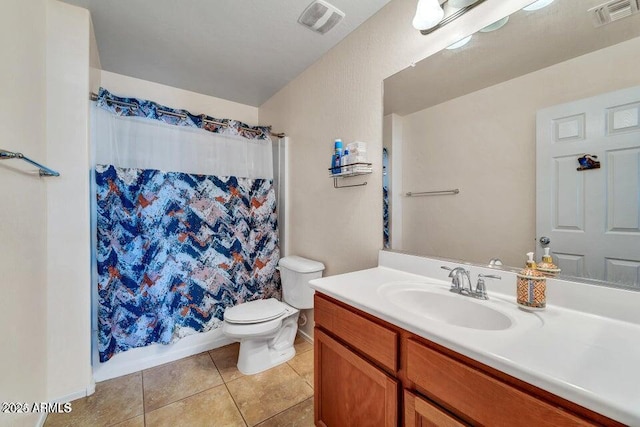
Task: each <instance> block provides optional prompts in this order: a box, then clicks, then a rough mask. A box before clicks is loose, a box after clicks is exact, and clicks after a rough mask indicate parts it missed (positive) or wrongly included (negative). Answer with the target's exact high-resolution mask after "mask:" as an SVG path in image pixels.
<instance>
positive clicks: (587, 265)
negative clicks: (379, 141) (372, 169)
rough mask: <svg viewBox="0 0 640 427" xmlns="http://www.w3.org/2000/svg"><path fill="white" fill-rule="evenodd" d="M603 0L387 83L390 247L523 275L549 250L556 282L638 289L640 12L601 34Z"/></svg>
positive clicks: (434, 59) (566, 4) (526, 16)
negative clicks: (532, 256) (495, 262)
mask: <svg viewBox="0 0 640 427" xmlns="http://www.w3.org/2000/svg"><path fill="white" fill-rule="evenodd" d="M603 2H604V0H556V1H555V2H553V3H551V5H549V6H547V7H546V8H544V9H540V10H537V11H525V10H521V11H518V12H516V13H514V14H513V15H511V16H510V17H509V19H508V22H507V24H506V25H504V26H503V27H502V28H500V29H498V30H496V31H492V32H479V33H477V34H474V35H473V37H472V39H471V41H470V42H469V43H468V44H466V45H465V46H463V47H461V48H458V49H452V50H443V51H441V52H439V53H438V54H435V55H433V56H430V57H428V58H426V59H424V60H423V61H421V62H419V63H417V64H415V66H412V67H409V68H407V69H405V70H403V71H401V72H399V73H397V74H395V75H393V76H391V77H389V78H387V79H386V80H385V81H384V114H385V117H384V136H383V138H384V139H383V145H384V149H385V151H386V153H385V156H386V157H388V167H386V168H385V176H384V178H385V183H384V185H385V187H386V188H387V190H388V191H387V190H385V191H384V195H385V196H387V200H386V201H385V203H384V206H385V207H387V206H388V208H387V209H388V210H387V211H386V212H385V215H384V216H385V218H388V227H387V226H386V224H385V228H387V229H385V234H386V235H388V238H387V237H385V239H388V245H387V241H385V247H388V248H391V249H393V250H398V251H402V252H407V253H411V254H416V255H423V256H433V257H440V258H447V259H456V260H461V261H465V262H471V263H475V264H482V265H487V264H488V263H489V261H490V260H491V259H493V258H498V259H500V260H501V261H502V263H503V264H504V266H505V267H508V266H510V267H514V268H520V267H522V266H523V265H524V262H525V259H526V255H525V254H526V253H527V252H535V253H536V260H537V261H538V262H539V261H540V258H541V256H542V254H543V249H544V247H546V246H548V247H549V249H550V252H551V255H552V256H553V261H554V263H556V264H557V265H558V266H559V267H560V268H561V270H562V272H561V273H560V277H562V276H565V277H567V276H570V277H572V278H575V277H581V278H584V279H590V280H595V281H597V283H601V284H609V285H614V286H622V287H629V288H632V289H634V288H635V289H638V290H640V60H639V59H638V58H639V57H640V55H639V54H640V13H636V14H633V15H631V16H624V12H623V11H621V10H619V9H612V10H611V11H610V12H611V16H612V17H613V18H619V19H614V22H611V23H608V24H605V25H601V26H596V25H595V24H594V23H595V19H596V17H600V18H602V17H603V16H609V15H608V14H607V13H608V12H607V11H605V12H607V13H600V14H599V15H597V16H595V15H594V14H593V13H590V12H589V9H591V8H594V7H596V6H599V5H600V4H602V3H603ZM618 3H619V2H618ZM616 13H617V14H616ZM426 37H428V36H426ZM598 132H599V133H598ZM585 154H591V155H593V156H597V158H593V157H592V158H591V159H592V160H593V161H594V162H593V163H591V164H590V165H591V166H595V165H596V163H595V162H600V163H601V168H599V169H596V168H595V167H585V168H583V169H582V170H581V171H578V170H577V169H578V168H579V167H581V164H580V163H579V161H578V159H579V158H580V157H582V156H583V155H585ZM584 161H585V162H586V161H587V159H585V160H584ZM587 166H589V165H587ZM536 181H537V183H536ZM454 190H459V191H458V192H456V191H454ZM425 192H426V194H425ZM431 192H435V193H431ZM409 193H410V194H409ZM545 227H546V228H545ZM545 237H546V238H547V239H548V240H550V244H548V245H547V244H542V243H541V242H540V240H541V239H542V241H543V242H546V240H545V239H544V238H545Z"/></svg>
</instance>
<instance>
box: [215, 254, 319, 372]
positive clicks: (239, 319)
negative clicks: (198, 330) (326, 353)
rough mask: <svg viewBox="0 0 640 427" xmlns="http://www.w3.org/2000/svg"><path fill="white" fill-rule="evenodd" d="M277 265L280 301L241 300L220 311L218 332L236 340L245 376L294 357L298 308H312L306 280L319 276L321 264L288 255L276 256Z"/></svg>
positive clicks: (311, 293) (310, 290) (239, 368)
mask: <svg viewBox="0 0 640 427" xmlns="http://www.w3.org/2000/svg"><path fill="white" fill-rule="evenodd" d="M278 268H279V270H280V278H281V281H282V299H283V301H284V302H280V301H278V300H277V299H275V298H269V299H265V300H257V301H251V302H245V303H244V304H240V305H237V306H235V307H230V308H228V309H227V310H226V311H225V312H224V323H223V325H222V332H223V333H224V334H225V335H226V336H227V337H229V338H231V339H233V340H235V341H240V355H239V356H238V370H239V371H240V372H242V373H243V374H245V375H251V374H257V373H258V372H262V371H265V370H267V369H269V368H272V367H274V366H276V365H279V364H281V363H284V362H286V361H287V360H289V359H291V358H292V357H293V356H295V354H296V351H295V349H294V347H293V341H294V340H295V338H296V332H297V331H298V315H299V313H300V312H299V309H307V308H313V292H314V291H313V289H311V288H310V287H309V280H312V279H317V278H319V277H322V271H323V270H324V264H322V263H321V262H318V261H312V260H310V259H306V258H302V257H299V256H289V257H284V258H281V259H280V261H279V262H278ZM285 302H286V304H285Z"/></svg>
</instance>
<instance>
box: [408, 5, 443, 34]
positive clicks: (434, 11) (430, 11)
mask: <svg viewBox="0 0 640 427" xmlns="http://www.w3.org/2000/svg"><path fill="white" fill-rule="evenodd" d="M442 18H444V10H443V9H442V7H440V3H438V0H418V7H417V9H416V16H414V17H413V28H415V29H416V30H428V29H429V28H432V27H435V26H436V25H437V24H438V23H439V22H440V21H442Z"/></svg>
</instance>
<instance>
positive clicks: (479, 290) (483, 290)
mask: <svg viewBox="0 0 640 427" xmlns="http://www.w3.org/2000/svg"><path fill="white" fill-rule="evenodd" d="M485 277H486V278H488V279H498V280H500V279H502V277H500V276H497V275H495V274H478V284H477V285H476V291H475V292H474V293H473V297H474V298H478V299H489V295H487V285H485V284H484V279H485Z"/></svg>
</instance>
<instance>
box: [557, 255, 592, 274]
mask: <svg viewBox="0 0 640 427" xmlns="http://www.w3.org/2000/svg"><path fill="white" fill-rule="evenodd" d="M553 256H554V257H555V258H556V260H557V265H558V267H559V268H560V269H561V270H562V274H567V275H569V276H576V277H585V276H586V274H585V271H584V255H576V254H563V253H561V252H554V253H553Z"/></svg>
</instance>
